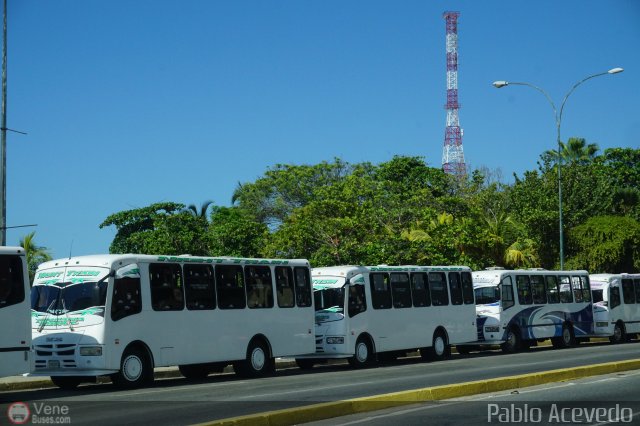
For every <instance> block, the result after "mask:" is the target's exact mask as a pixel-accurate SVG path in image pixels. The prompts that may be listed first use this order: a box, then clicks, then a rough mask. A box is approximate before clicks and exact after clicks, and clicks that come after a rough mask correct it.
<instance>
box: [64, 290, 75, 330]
mask: <svg viewBox="0 0 640 426" xmlns="http://www.w3.org/2000/svg"><path fill="white" fill-rule="evenodd" d="M60 296H61V299H62V309H63V310H64V315H65V316H66V317H67V322H69V330H71V331H75V330H74V329H73V324H71V317H70V316H69V311H68V310H67V306H66V304H65V303H64V297H62V293H61V294H60Z"/></svg>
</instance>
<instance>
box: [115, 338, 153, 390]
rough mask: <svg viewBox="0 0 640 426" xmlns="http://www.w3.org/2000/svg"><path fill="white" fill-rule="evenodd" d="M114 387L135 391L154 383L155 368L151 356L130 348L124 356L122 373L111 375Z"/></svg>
mask: <svg viewBox="0 0 640 426" xmlns="http://www.w3.org/2000/svg"><path fill="white" fill-rule="evenodd" d="M111 381H112V382H113V384H114V385H116V386H117V387H119V388H122V389H134V388H139V387H141V386H144V385H148V384H151V383H152V382H153V367H152V366H151V361H150V360H149V356H148V355H147V354H146V353H145V352H144V351H142V350H140V349H137V348H128V349H126V350H125V351H124V353H123V354H122V360H121V361H120V371H119V372H117V373H115V374H112V375H111Z"/></svg>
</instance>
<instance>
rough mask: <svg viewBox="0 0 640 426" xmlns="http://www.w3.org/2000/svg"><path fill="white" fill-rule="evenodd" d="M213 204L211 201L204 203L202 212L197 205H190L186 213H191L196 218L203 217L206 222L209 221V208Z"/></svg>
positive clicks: (201, 207) (201, 208)
mask: <svg viewBox="0 0 640 426" xmlns="http://www.w3.org/2000/svg"><path fill="white" fill-rule="evenodd" d="M212 204H213V201H211V200H207V201H205V202H204V203H202V206H200V210H198V207H196V205H195V204H190V205H189V206H188V207H187V208H186V209H185V211H188V212H189V213H191V214H192V215H193V216H194V217H201V218H203V219H205V220H207V211H208V210H209V207H210V206H211V205H212Z"/></svg>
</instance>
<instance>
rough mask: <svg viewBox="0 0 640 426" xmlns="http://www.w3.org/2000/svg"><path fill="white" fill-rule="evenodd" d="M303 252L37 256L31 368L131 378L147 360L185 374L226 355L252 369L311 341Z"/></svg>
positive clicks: (126, 383) (68, 384)
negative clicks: (280, 255) (294, 255)
mask: <svg viewBox="0 0 640 426" xmlns="http://www.w3.org/2000/svg"><path fill="white" fill-rule="evenodd" d="M309 272H310V268H309V263H308V261H306V260H303V259H297V260H282V259H236V258H226V257H216V258H212V257H192V256H188V255H184V256H152V255H135V254H126V255H96V256H81V257H75V258H70V259H62V260H55V261H51V262H47V263H43V264H42V265H40V267H39V268H38V271H37V272H36V277H35V280H34V286H33V289H32V293H31V301H32V304H31V307H32V310H33V311H32V319H33V322H32V327H33V346H34V350H35V354H34V358H35V367H34V371H33V375H39V376H42V375H46V376H51V378H52V380H53V381H54V383H55V384H56V385H58V386H60V387H63V388H73V387H75V386H77V385H78V384H79V383H80V382H81V381H84V380H86V379H88V378H93V379H95V377H96V376H101V375H111V378H112V380H113V381H114V383H115V384H116V385H120V386H123V387H134V386H140V385H142V384H145V383H148V382H150V381H151V380H152V379H153V368H154V367H163V366H174V365H178V366H179V367H180V371H181V372H182V374H183V375H184V376H185V377H187V378H202V377H206V376H207V375H208V374H209V373H210V372H213V371H222V369H223V368H224V367H225V366H226V365H227V364H230V363H231V364H233V365H234V369H235V370H236V373H238V374H241V375H245V376H261V375H265V374H268V373H270V372H272V371H273V370H274V369H275V363H274V357H281V356H297V355H301V354H307V353H309V352H313V350H314V338H313V326H314V310H313V300H312V293H311V280H310V273H309Z"/></svg>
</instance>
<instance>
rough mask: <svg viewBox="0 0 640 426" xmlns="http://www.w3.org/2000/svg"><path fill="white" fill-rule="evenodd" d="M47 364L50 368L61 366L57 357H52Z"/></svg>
mask: <svg viewBox="0 0 640 426" xmlns="http://www.w3.org/2000/svg"><path fill="white" fill-rule="evenodd" d="M47 366H48V367H49V368H60V361H58V360H57V359H50V360H49V361H47Z"/></svg>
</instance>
